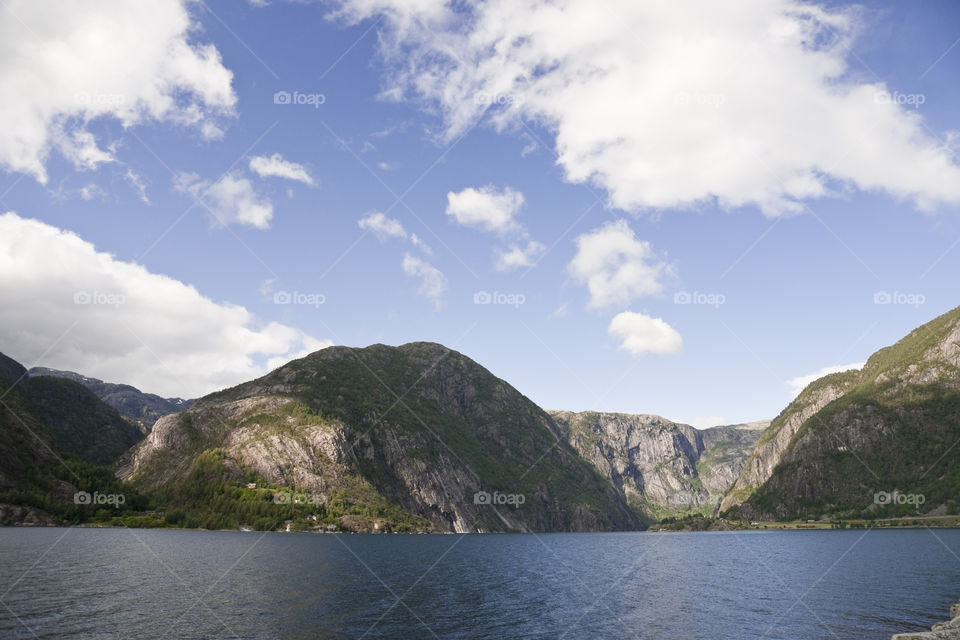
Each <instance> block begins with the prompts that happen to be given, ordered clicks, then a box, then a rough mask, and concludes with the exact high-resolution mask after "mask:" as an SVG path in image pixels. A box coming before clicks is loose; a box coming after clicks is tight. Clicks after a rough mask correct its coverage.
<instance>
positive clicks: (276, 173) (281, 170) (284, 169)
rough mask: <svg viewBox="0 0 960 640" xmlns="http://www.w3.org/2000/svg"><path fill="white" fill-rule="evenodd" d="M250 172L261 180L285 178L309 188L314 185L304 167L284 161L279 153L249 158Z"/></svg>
mask: <svg viewBox="0 0 960 640" xmlns="http://www.w3.org/2000/svg"><path fill="white" fill-rule="evenodd" d="M250 171H253V172H254V173H255V174H257V175H258V176H260V177H261V178H285V179H287V180H296V181H297V182H302V183H304V184H308V185H311V186H312V185H313V184H314V182H313V178H312V177H311V176H310V173H309V172H308V171H307V169H306V167H304V166H303V165H302V164H297V163H296V162H290V161H289V160H284V159H283V156H282V155H280V154H279V153H275V154H273V155H272V156H253V157H252V158H250Z"/></svg>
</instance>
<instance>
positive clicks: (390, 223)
mask: <svg viewBox="0 0 960 640" xmlns="http://www.w3.org/2000/svg"><path fill="white" fill-rule="evenodd" d="M357 226H358V227H360V228H361V229H363V230H365V231H372V232H373V234H374V235H376V236H377V238H379V240H380V242H385V241H387V240H388V239H390V238H399V239H400V240H409V241H410V243H411V244H412V245H413V246H415V247H417V248H418V249H420V250H421V251H423V252H424V253H425V254H427V255H428V256H429V255H432V254H433V250H432V249H431V248H430V247H429V246H427V244H426V243H425V242H424V241H423V240H421V239H420V237H419V236H418V235H417V234H415V233H408V232H407V230H406V229H404V228H403V225H402V224H401V223H400V221H399V220H397V219H396V218H389V217H387V216H386V215H384V214H382V213H380V212H379V211H375V212H373V213H370V214H367V215H366V216H364V217H362V218H360V220H358V221H357Z"/></svg>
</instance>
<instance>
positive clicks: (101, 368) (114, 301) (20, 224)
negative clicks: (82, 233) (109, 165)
mask: <svg viewBox="0 0 960 640" xmlns="http://www.w3.org/2000/svg"><path fill="white" fill-rule="evenodd" d="M75 296H76V297H75ZM0 299H3V301H4V304H3V305H0V351H3V352H4V353H7V354H9V355H10V356H11V357H13V358H15V359H16V360H18V361H20V362H21V363H23V364H24V365H26V366H31V365H34V364H37V365H41V366H49V367H54V368H59V369H70V370H74V371H79V372H81V373H84V374H86V375H90V376H95V377H97V378H101V379H104V380H108V381H114V382H125V383H129V384H133V385H135V386H137V387H139V388H140V389H142V390H145V391H149V392H152V393H158V394H161V395H165V396H182V397H195V396H199V395H202V394H205V393H209V392H211V391H215V390H217V389H221V388H224V387H227V386H230V385H234V384H238V383H240V382H243V381H245V380H249V379H252V378H254V377H256V376H259V375H262V374H264V373H265V372H266V371H268V368H269V367H272V366H275V365H277V364H279V363H281V362H283V361H285V360H287V359H291V358H294V357H297V356H298V355H300V354H303V353H305V352H309V351H314V350H316V349H320V348H323V347H325V346H329V344H330V342H329V341H320V340H317V339H315V338H314V337H312V336H310V335H308V334H306V333H304V332H303V331H300V330H299V329H296V328H294V327H290V326H287V325H283V324H279V323H277V322H261V321H259V320H258V319H257V318H256V317H255V316H254V315H253V314H252V313H251V312H250V311H248V310H247V309H245V308H243V307H241V306H237V305H232V304H228V303H223V302H215V301H213V300H211V299H210V298H208V297H205V296H204V295H202V294H201V293H200V292H198V291H197V290H196V289H195V288H194V287H193V286H190V285H188V284H186V283H183V282H180V281H178V280H175V279H173V278H170V277H167V276H163V275H159V274H156V273H151V272H150V271H148V270H147V269H146V268H145V267H143V266H142V265H138V264H134V263H130V262H124V261H122V260H118V259H117V258H115V257H114V256H111V255H110V254H107V253H103V252H99V251H97V250H96V249H95V247H94V246H93V245H92V244H90V243H89V242H86V241H85V240H83V239H81V238H80V237H78V236H76V235H75V234H73V233H71V232H69V231H64V230H61V229H58V228H56V227H53V226H50V225H48V224H45V223H43V222H40V221H38V220H31V219H25V218H21V217H19V216H17V215H16V214H14V213H7V214H4V215H0ZM77 302H80V304H78V303H77ZM83 302H86V304H83Z"/></svg>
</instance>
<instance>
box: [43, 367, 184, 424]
mask: <svg viewBox="0 0 960 640" xmlns="http://www.w3.org/2000/svg"><path fill="white" fill-rule="evenodd" d="M28 373H29V375H30V377H31V378H39V377H41V376H53V377H57V378H66V379H68V380H73V381H74V382H77V383H80V384H82V385H83V386H84V387H86V388H87V389H89V390H90V391H92V392H93V393H95V394H96V395H97V397H98V398H100V399H101V400H103V401H104V402H106V403H107V404H108V405H110V406H111V407H113V408H114V409H116V410H117V411H118V412H119V413H120V415H121V416H123V417H124V418H127V419H128V420H131V421H132V422H134V423H135V424H137V425H138V426H139V427H140V428H141V430H142V431H143V432H144V433H147V432H149V431H150V429H151V427H153V423H154V422H156V421H157V420H159V419H160V418H162V417H163V416H165V415H167V414H170V413H176V412H177V411H183V410H184V409H189V408H190V405H191V404H192V403H193V400H184V399H183V398H161V397H160V396H158V395H154V394H152V393H143V392H142V391H140V390H139V389H137V388H136V387H131V386H130V385H128V384H114V383H111V382H104V381H103V380H97V379H96V378H88V377H87V376H84V375H81V374H79V373H74V372H73V371H60V370H58V369H48V368H46V367H33V368H31V369H30V370H29V372H28Z"/></svg>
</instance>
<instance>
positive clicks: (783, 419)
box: [720, 371, 857, 513]
mask: <svg viewBox="0 0 960 640" xmlns="http://www.w3.org/2000/svg"><path fill="white" fill-rule="evenodd" d="M856 377H857V372H856V371H844V372H841V373H834V374H831V375H828V376H825V377H823V378H820V379H818V380H815V381H814V382H812V383H810V384H809V385H807V387H806V388H805V389H804V390H803V391H801V392H800V394H799V395H798V396H797V397H796V398H795V399H794V401H793V402H791V403H790V404H789V405H788V406H787V408H786V409H784V410H783V412H782V413H780V415H778V416H777V417H776V418H774V419H773V421H772V422H771V423H770V426H769V427H767V429H766V430H765V431H764V432H763V434H762V435H761V436H760V439H759V441H758V442H757V446H756V449H755V450H754V451H753V453H751V454H750V458H749V459H748V460H747V462H746V464H745V465H744V467H743V470H742V471H741V472H740V475H739V477H737V478H736V481H735V482H734V483H732V486H731V487H730V490H729V492H728V493H727V495H726V496H724V498H723V500H722V502H721V504H720V512H721V513H722V512H725V511H727V510H728V509H731V508H733V507H737V506H739V505H741V504H743V502H744V501H746V500H747V499H748V498H749V497H750V496H752V495H753V494H754V493H755V492H756V490H757V488H758V487H760V486H761V485H763V483H764V482H766V481H767V480H768V479H769V478H770V476H771V475H773V470H774V468H775V467H776V466H777V465H778V464H780V460H781V458H782V457H783V453H784V451H786V450H787V446H788V445H789V444H790V441H791V440H792V439H793V436H794V435H796V433H797V431H799V430H800V426H801V425H803V423H804V422H806V421H807V420H808V419H810V418H811V417H813V416H814V415H815V414H816V413H817V412H818V411H820V410H821V409H823V408H824V407H825V406H827V405H828V404H830V403H831V402H833V401H834V400H836V399H837V398H839V397H840V396H841V395H843V393H844V391H846V390H847V389H848V388H849V387H850V385H851V384H853V381H854V380H855V379H856Z"/></svg>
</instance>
